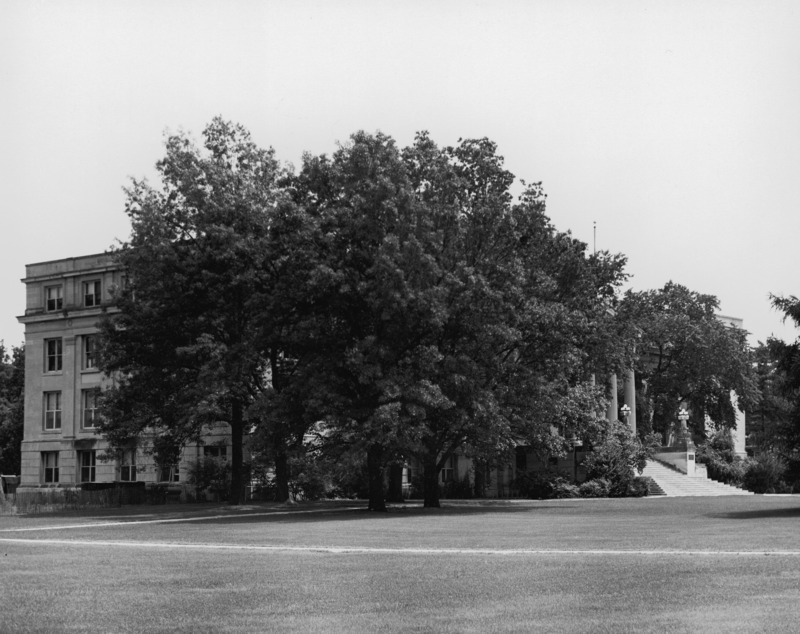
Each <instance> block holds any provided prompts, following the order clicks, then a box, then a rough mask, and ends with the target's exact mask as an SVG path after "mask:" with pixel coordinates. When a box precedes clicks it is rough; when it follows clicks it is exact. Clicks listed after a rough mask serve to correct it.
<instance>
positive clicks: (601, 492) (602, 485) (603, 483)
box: [578, 478, 611, 498]
mask: <svg viewBox="0 0 800 634" xmlns="http://www.w3.org/2000/svg"><path fill="white" fill-rule="evenodd" d="M578 491H579V492H580V495H581V497H582V498H605V497H608V494H609V492H610V491H611V483H610V482H609V481H608V480H606V479H605V478H597V479H595V480H587V481H586V482H584V483H583V484H581V486H580V487H578Z"/></svg>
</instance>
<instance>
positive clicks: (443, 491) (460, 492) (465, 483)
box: [439, 475, 475, 500]
mask: <svg viewBox="0 0 800 634" xmlns="http://www.w3.org/2000/svg"><path fill="white" fill-rule="evenodd" d="M474 493H475V491H474V489H473V486H472V483H471V482H470V481H469V475H465V476H464V477H463V478H462V479H461V480H451V481H450V482H448V483H446V484H442V485H441V486H440V487H439V497H441V498H442V499H445V500H471V499H472V496H473V494H474Z"/></svg>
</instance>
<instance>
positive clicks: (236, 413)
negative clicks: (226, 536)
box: [230, 399, 244, 504]
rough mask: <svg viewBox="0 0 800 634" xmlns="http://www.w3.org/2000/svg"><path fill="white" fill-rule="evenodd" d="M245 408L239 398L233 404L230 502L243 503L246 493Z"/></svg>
mask: <svg viewBox="0 0 800 634" xmlns="http://www.w3.org/2000/svg"><path fill="white" fill-rule="evenodd" d="M243 440H244V410H243V408H242V402H241V401H240V400H238V399H235V400H234V401H233V404H232V406H231V493H230V503H231V504H241V503H242V494H243V493H244V456H243V452H242V445H243Z"/></svg>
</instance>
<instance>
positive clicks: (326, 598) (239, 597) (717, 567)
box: [0, 496, 800, 632]
mask: <svg viewBox="0 0 800 634" xmlns="http://www.w3.org/2000/svg"><path fill="white" fill-rule="evenodd" d="M798 522H800V499H798V498H795V497H763V496H753V497H726V498H667V499H664V498H661V499H648V498H644V499H623V500H561V501H544V502H542V501H520V502H464V503H457V502H450V503H446V506H445V507H444V508H442V509H439V510H425V509H421V508H420V507H419V506H418V505H416V504H413V503H411V504H408V505H404V506H402V507H396V508H393V509H392V510H391V511H390V512H389V513H387V514H377V515H376V514H371V513H368V512H366V511H364V510H363V507H362V506H361V505H356V506H354V505H353V504H352V503H333V504H330V503H329V504H311V505H301V506H297V507H285V506H274V505H272V506H270V505H263V506H262V505H253V506H247V507H242V508H237V509H233V508H230V507H224V506H214V505H186V506H179V507H176V506H173V507H149V506H147V507H126V508H124V509H122V510H120V509H110V510H107V511H104V512H97V513H93V514H91V515H80V514H61V515H50V516H38V517H0V592H1V593H2V594H0V596H1V597H2V599H0V601H2V610H1V611H0V631H3V632H5V631H10V632H17V631H38V632H52V631H113V632H125V631H130V632H138V631H185V632H216V631H224V632H250V631H280V632H284V631H298V632H309V631H311V632H340V631H364V632H366V631H387V632H391V631H397V632H407V631H420V632H426V631H435V632H440V631H442V632H465V631H466V632H470V631H471V632H490V631H554V632H575V631H599V632H626V631H629V632H642V631H654V632H666V631H668V632H690V631H691V632H695V631H699V630H703V631H712V632H723V631H724V632H730V631H734V632H735V631H771V632H772V631H797V629H798V625H797V623H800V534H798Z"/></svg>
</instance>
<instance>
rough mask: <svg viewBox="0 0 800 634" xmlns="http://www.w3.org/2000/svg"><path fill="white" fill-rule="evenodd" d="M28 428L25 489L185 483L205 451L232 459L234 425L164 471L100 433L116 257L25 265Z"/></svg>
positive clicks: (212, 433) (118, 279)
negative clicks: (116, 449)
mask: <svg viewBox="0 0 800 634" xmlns="http://www.w3.org/2000/svg"><path fill="white" fill-rule="evenodd" d="M22 281H23V282H24V283H25V285H26V290H27V301H26V307H25V314H24V315H22V316H21V317H19V318H18V319H19V321H20V322H21V323H22V324H24V325H25V428H24V439H23V442H22V469H21V471H22V472H21V481H20V488H19V489H18V490H23V491H24V490H26V489H28V490H29V489H32V488H41V487H75V486H77V485H79V484H81V483H83V482H112V481H134V480H144V481H145V482H156V481H164V482H172V483H181V482H182V481H185V475H186V471H187V468H188V466H189V465H190V463H191V462H192V461H194V460H197V459H198V458H201V457H203V456H213V457H216V458H219V459H222V460H224V459H227V453H228V449H227V445H228V444H229V437H230V436H229V433H230V432H229V427H228V425H226V424H225V423H220V424H219V425H217V426H215V427H214V428H213V429H209V430H207V431H208V434H207V435H206V436H204V442H203V443H200V444H194V445H189V446H187V447H185V448H184V451H183V456H182V459H181V462H180V463H179V464H177V465H174V466H172V467H171V468H170V469H169V471H164V470H157V469H156V468H155V466H154V464H153V462H152V459H150V457H149V456H147V455H145V453H144V452H143V451H142V450H141V448H140V449H136V448H133V447H132V448H131V449H129V450H127V451H123V452H122V453H114V454H113V455H112V454H110V453H109V452H108V444H107V443H106V441H105V440H104V439H103V438H102V436H100V434H98V432H97V423H98V420H99V419H98V407H97V404H98V398H97V397H98V394H99V391H100V390H101V389H102V388H103V387H104V386H105V385H106V384H107V383H108V382H109V381H110V379H109V378H108V377H106V376H104V375H103V374H102V373H101V372H100V370H99V368H98V363H97V361H98V359H97V341H98V339H97V331H98V322H99V320H100V318H101V316H102V315H103V314H104V313H107V312H113V311H114V310H115V308H114V305H113V302H112V291H113V289H114V288H115V287H117V286H119V285H120V284H122V283H123V282H124V280H123V279H122V272H121V271H120V269H119V267H118V266H117V265H115V263H114V261H113V259H112V257H111V256H110V255H109V254H97V255H87V256H81V257H75V258H66V259H63V260H54V261H51V262H40V263H37V264H29V265H27V266H26V275H25V278H24V279H23V280H22Z"/></svg>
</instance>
